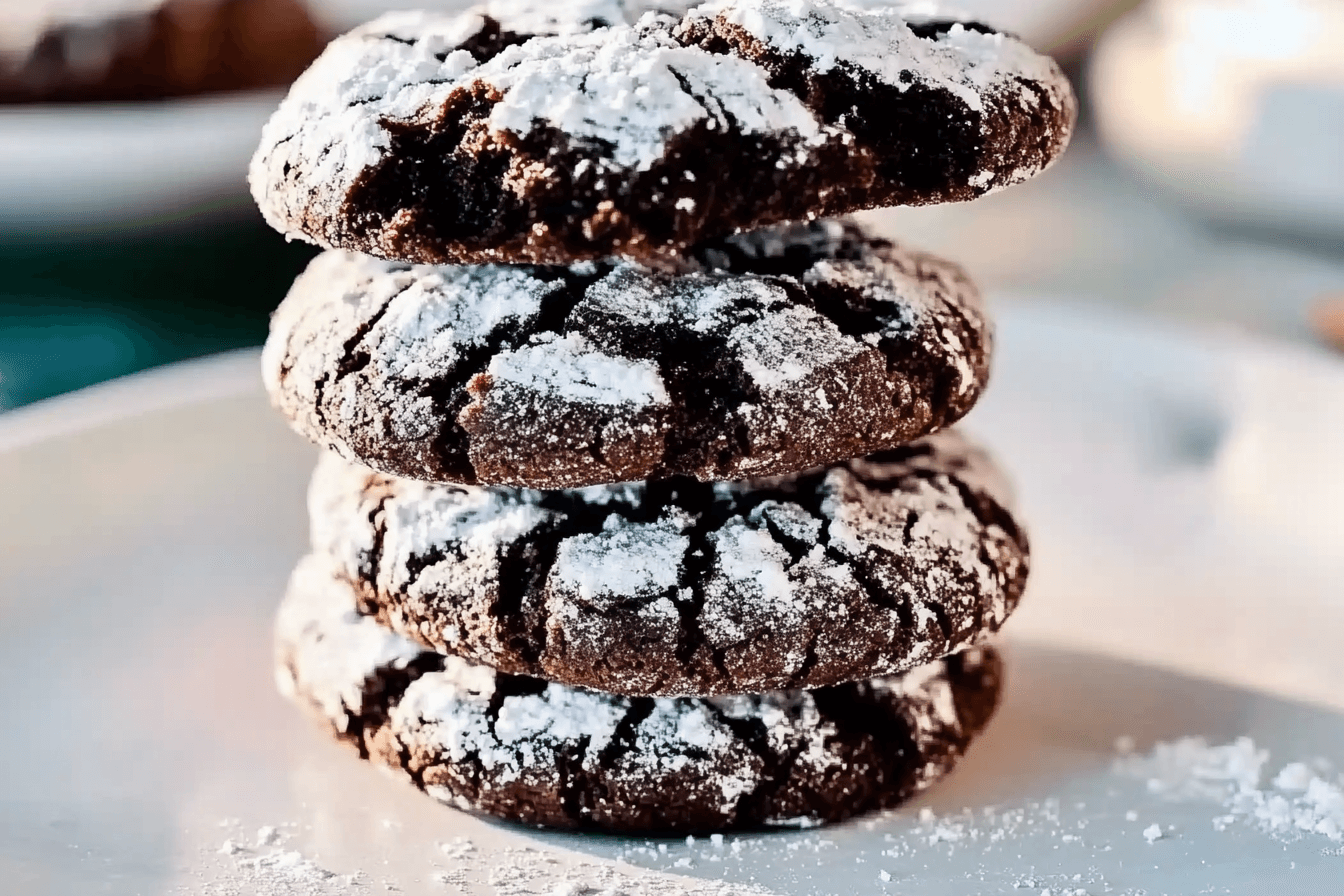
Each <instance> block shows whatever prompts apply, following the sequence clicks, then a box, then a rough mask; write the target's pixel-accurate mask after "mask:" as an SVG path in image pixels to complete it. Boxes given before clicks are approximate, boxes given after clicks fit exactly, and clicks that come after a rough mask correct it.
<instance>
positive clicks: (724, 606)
mask: <svg viewBox="0 0 1344 896" xmlns="http://www.w3.org/2000/svg"><path fill="white" fill-rule="evenodd" d="M1007 492H1008V489H1007V487H1006V486H1005V485H1004V483H1003V481H1002V479H1001V477H1000V474H999V471H998V469H997V468H996V467H995V466H994V465H993V463H992V461H991V460H990V459H989V458H988V456H987V455H985V453H984V452H982V451H981V450H979V449H978V448H975V447H974V446H972V445H970V444H969V443H967V442H966V441H965V440H964V439H963V438H962V437H961V436H960V435H959V434H958V433H956V432H955V431H949V432H947V433H940V434H938V435H936V436H931V437H929V438H927V439H925V440H923V441H920V442H916V443H914V444H913V445H909V446H906V447H903V448H898V449H894V450H892V451H888V452H883V453H879V454H874V455H870V456H869V457H867V458H863V459H858V460H852V461H848V462H845V463H841V464H837V465H835V466H832V467H828V468H821V469H817V470H813V471H810V472H807V473H803V474H798V475H794V476H787V477H778V478H771V479H761V480H749V481H746V482H737V483H713V484H710V483H702V482H697V481H695V480H690V479H675V480H664V481H659V482H650V483H628V484H624V485H610V486H594V487H591V488H586V489H576V490H573V491H549V492H543V491H533V490H528V489H512V488H503V487H492V488H483V487H471V486H449V485H429V484H425V483H419V482H413V481H409V480H404V479H396V478H393V477H389V476H385V475H382V474H379V473H374V472H372V471H370V470H368V469H366V468H362V467H356V466H352V465H349V464H347V463H345V462H344V461H342V460H340V459H339V458H337V457H335V456H334V455H327V456H325V457H324V459H323V460H322V461H321V462H320V464H319V466H318V470H317V473H316V474H315V476H314V479H313V483H312V486H311V489H310V510H311V525H312V533H313V549H314V551H315V552H316V553H319V554H321V555H323V556H326V557H328V558H330V559H331V561H332V563H333V564H334V567H335V568H336V569H337V570H339V573H340V575H342V576H343V577H344V578H345V579H346V580H347V581H349V582H350V583H351V585H352V587H353V589H354V591H355V593H357V594H358V597H359V604H360V608H361V609H362V611H363V612H365V613H367V614H369V615H373V616H376V617H377V618H378V619H379V620H380V621H381V622H383V623H384V624H386V625H388V626H389V627H390V628H392V629H393V630H395V631H397V632H399V633H401V634H403V635H406V636H408V637H410V638H412V639H414V640H417V641H418V642H420V643H421V644H424V645H425V646H426V647H428V648H433V649H435V650H440V651H443V652H445V653H449V654H454V655H457V656H462V657H465V658H467V659H470V660H472V661H475V662H480V663H484V664H487V665H490V666H492V667H494V668H497V669H501V670H503V671H506V672H514V673H519V674H523V675H531V676H536V677H539V678H545V679H548V680H551V681H557V682H561V683H564V684H568V685H575V686H581V687H591V688H600V689H602V690H605V691H611V692H615V693H619V694H636V695H644V694H659V695H679V694H695V695H708V694H732V693H745V692H753V691H763V690H776V689H780V688H811V687H820V686H823V685H831V684H836V683H840V682H846V681H854V680H859V679H864V678H870V677H872V676H874V675H883V674H888V673H894V672H902V671H905V670H907V669H911V668H913V667H915V666H919V665H922V664H925V663H929V662H932V661H933V660H936V659H937V658H938V657H940V656H943V655H944V654H947V653H950V652H953V651H956V650H960V649H963V648H965V647H968V646H970V645H974V644H976V643H979V642H980V641H981V640H983V639H984V638H985V637H986V636H988V635H989V634H991V633H992V632H995V631H997V630H998V629H999V627H1000V626H1001V625H1002V624H1003V623H1004V621H1005V620H1006V619H1007V617H1008V615H1009V614H1010V613H1011V612H1012V611H1013V609H1014V608H1015V607H1016V605H1017V602H1018V599H1019V597H1020V595H1021V593H1022V588H1023V585H1024V583H1025V580H1026V576H1027V565H1028V548H1027V540H1026V536H1025V535H1024V534H1023V532H1022V530H1021V529H1020V528H1019V526H1018V524H1017V522H1016V521H1015V520H1014V518H1013V515H1012V511H1011V509H1010V501H1009V496H1008V494H1007Z"/></svg>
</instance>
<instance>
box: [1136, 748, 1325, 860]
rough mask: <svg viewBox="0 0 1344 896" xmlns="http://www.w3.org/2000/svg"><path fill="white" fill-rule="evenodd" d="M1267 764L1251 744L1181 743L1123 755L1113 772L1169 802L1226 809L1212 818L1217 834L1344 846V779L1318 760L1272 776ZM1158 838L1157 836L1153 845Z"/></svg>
mask: <svg viewBox="0 0 1344 896" xmlns="http://www.w3.org/2000/svg"><path fill="white" fill-rule="evenodd" d="M1268 764H1269V751H1268V750H1265V749H1262V748H1259V747H1257V746H1256V744H1255V742H1254V741H1253V740H1251V739H1250V738H1249V737H1238V738H1237V739H1236V740H1234V741H1232V742H1230V743H1226V744H1218V745H1211V744H1209V742H1208V741H1206V740H1205V739H1204V738H1202V737H1183V738H1180V739H1178V740H1174V741H1169V742H1161V743H1157V744H1155V745H1154V746H1153V748H1152V750H1151V751H1150V752H1148V753H1145V754H1133V753H1127V752H1126V753H1122V755H1121V756H1120V757H1119V758H1118V759H1116V761H1115V771H1116V772H1117V773H1118V774H1122V775H1126V776H1129V777H1134V778H1140V779H1143V780H1144V781H1146V783H1147V787H1148V791H1149V792H1150V793H1153V794H1157V795H1159V796H1162V797H1164V798H1166V799H1172V800H1206V801H1210V802H1215V803H1218V804H1219V805H1221V807H1222V809H1223V810H1224V811H1223V813H1222V814H1220V815H1217V816H1214V817H1213V819H1212V823H1213V825H1214V827H1215V828H1217V829H1218V830H1225V829H1227V828H1229V827H1231V826H1232V825H1234V824H1246V825H1250V826H1251V827H1254V828H1256V829H1258V830H1259V831H1261V832H1263V833H1265V834H1269V835H1270V836H1272V837H1275V838H1276V839H1280V840H1284V841H1288V842H1291V841H1295V840H1300V839H1302V838H1304V837H1308V836H1312V835H1315V836H1319V837H1325V838H1327V839H1329V840H1331V841H1334V842H1340V841H1344V774H1341V773H1339V772H1337V771H1336V770H1335V769H1334V768H1333V766H1332V765H1331V764H1330V763H1329V762H1327V761H1325V760H1324V759H1314V760H1311V761H1308V762H1303V761H1294V762H1289V763H1287V764H1286V765H1284V766H1282V767H1280V768H1279V770H1278V771H1277V772H1276V773H1275V774H1274V775H1273V776H1272V777H1269V776H1268V773H1267V767H1268ZM1262 782H1263V783H1262ZM1144 836H1145V837H1148V831H1147V830H1145V831H1144ZM1160 836H1162V834H1161V831H1160V830H1159V832H1158V834H1157V835H1156V837H1152V838H1150V840H1153V839H1157V837H1160Z"/></svg>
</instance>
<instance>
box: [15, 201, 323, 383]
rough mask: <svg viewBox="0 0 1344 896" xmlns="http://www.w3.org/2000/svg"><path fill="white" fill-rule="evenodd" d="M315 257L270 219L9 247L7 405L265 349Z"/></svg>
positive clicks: (59, 239) (312, 251) (307, 248)
mask: <svg viewBox="0 0 1344 896" xmlns="http://www.w3.org/2000/svg"><path fill="white" fill-rule="evenodd" d="M313 254H314V250H313V249H312V248H311V247H308V246H305V245H301V244H286V243H285V241H284V239H283V238H282V237H280V236H279V235H278V234H276V233H274V232H273V231H271V230H270V229H269V228H267V227H266V226H265V225H264V224H263V223H262V222H261V221H260V219H259V218H258V219H252V218H248V219H246V220H242V221H230V222H218V223H205V224H202V223H196V222H191V223H182V224H179V225H176V226H175V227H174V228H165V229H161V230H156V231H153V232H143V231H142V232H136V233H131V234H115V235H98V236H93V237H90V236H83V237H57V238H52V239H44V240H41V241H37V240H33V241H24V242H22V243H21V244H18V245H15V244H13V243H12V242H11V243H10V244H9V245H0V410H4V409H9V408H14V407H18V406H19V405H23V404H27V403H29V402H32V401H37V400H39V399H42V398H48V397H50V396H53V395H58V394H60V393H62V392H68V391H70V390H73V389H78V388H81V387H83V386H87V385H90V384H92V383H96V382H99V381H101V380H105V379H109V378H111V377H115V376H121V375H123V374H127V373H132V372H134V371H136V370H141V369H143V368H146V367H153V366H156V365H159V364H165V363H168V362H170V361H177V360H181V359H184V358H192V357H197V356H200V355H206V354H210V353H212V352H218V351H224V350H226V349H231V348H238V347H241V346H247V345H259V344H260V343H261V342H262V341H263V340H264V339H265V337H266V321H267V318H268V316H269V314H270V312H271V310H272V309H273V308H275V306H276V305H277V304H279V302H280V300H281V298H283V297H284V294H285V291H286V289H288V287H289V284H290V282H291V281H292V280H293V279H294V277H295V275H296V274H298V272H299V271H300V270H302V268H303V266H304V265H305V264H306V263H307V260H308V259H309V258H311V257H312V256H313Z"/></svg>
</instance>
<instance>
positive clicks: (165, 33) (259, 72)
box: [0, 0, 328, 103]
mask: <svg viewBox="0 0 1344 896" xmlns="http://www.w3.org/2000/svg"><path fill="white" fill-rule="evenodd" d="M7 5H9V4H7ZM327 36H328V35H327V34H326V33H325V30H324V29H323V28H321V27H320V26H319V25H318V24H316V23H315V22H314V21H313V19H312V18H311V17H310V16H309V14H308V11H307V9H306V8H305V6H304V5H303V3H302V2H300V0H31V2H28V3H25V4H23V5H14V6H13V7H12V8H7V9H6V10H5V11H4V14H3V16H0V103H38V102H99V101H110V100H148V99H160V98H164V97H173V96H187V95H192V94H201V93H216V92H221V91H232V90H246V89H251V88H259V87H271V86H277V85H283V84H287V83H289V82H290V81H292V80H293V79H294V78H295V77H297V76H298V75H299V73H300V72H302V71H303V70H304V68H306V67H307V65H308V63H309V62H311V61H312V60H313V59H314V58H315V57H316V56H317V54H318V52H320V51H321V49H322V46H323V45H324V44H325V42H326V37H327Z"/></svg>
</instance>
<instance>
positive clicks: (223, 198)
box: [0, 90, 284, 240]
mask: <svg viewBox="0 0 1344 896" xmlns="http://www.w3.org/2000/svg"><path fill="white" fill-rule="evenodd" d="M283 95H284V93H283V91H282V90H267V91H257V92H246V93H236V94H226V95H214V96H206V97H191V98H187V99H172V100H163V101H158V102H148V103H89V104H83V105H50V106H47V105H38V106H9V107H0V237H3V238H4V239H7V240H8V239H14V238H18V237H21V236H29V237H40V236H42V235H44V234H47V233H52V232H57V231H64V232H84V231H103V230H109V229H116V228H120V227H126V226H132V227H133V226H137V225H140V226H143V225H152V224H155V223H161V222H163V221H165V220H172V219H176V218H183V217H193V218H197V217H202V216H205V217H210V216H222V215H228V214H238V213H239V212H241V211H243V210H245V209H248V208H249V206H250V203H251V200H250V198H249V197H248V193H247V184H246V181H245V177H246V173H247V163H248V160H249V159H250V158H251V157H252V152H253V151H254V150H255V149H256V146H257V141H258V140H259V139H260V138H261V127H262V125H263V124H264V123H265V122H266V119H267V118H269V117H270V114H271V113H272V112H273V111H274V110H275V107H276V106H277V105H278V104H279V102H280V98H281V97H282V96H283Z"/></svg>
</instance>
